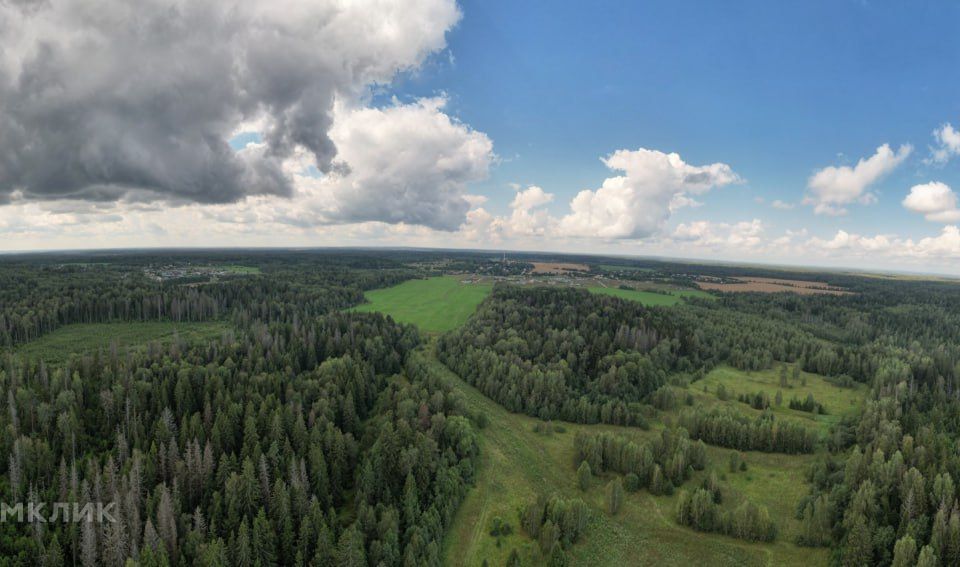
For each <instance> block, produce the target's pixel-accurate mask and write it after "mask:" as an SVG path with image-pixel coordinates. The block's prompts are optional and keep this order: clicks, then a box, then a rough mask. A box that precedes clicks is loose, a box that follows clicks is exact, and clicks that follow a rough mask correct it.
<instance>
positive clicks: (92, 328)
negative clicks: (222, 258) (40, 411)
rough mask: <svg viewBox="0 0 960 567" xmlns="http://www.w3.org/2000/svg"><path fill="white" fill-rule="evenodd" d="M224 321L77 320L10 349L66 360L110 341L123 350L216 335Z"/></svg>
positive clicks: (25, 354) (49, 359)
mask: <svg viewBox="0 0 960 567" xmlns="http://www.w3.org/2000/svg"><path fill="white" fill-rule="evenodd" d="M227 329H228V325H227V324H226V323H223V322H219V321H211V322H203V323H174V322H172V321H140V322H124V323H80V324H75V325H66V326H64V327H60V328H59V329H57V330H55V331H53V332H52V333H48V334H46V335H44V336H42V337H40V338H39V339H37V340H35V341H31V342H29V343H25V344H22V345H19V346H17V347H14V348H12V349H10V350H11V351H12V352H13V353H15V354H17V355H20V356H22V357H24V358H28V359H41V360H43V361H44V362H46V363H47V364H57V363H60V362H64V361H66V360H67V359H68V358H70V355H72V354H80V353H84V352H90V351H95V350H97V349H104V350H107V349H108V348H109V347H110V345H111V344H112V343H114V342H116V343H117V346H118V347H119V349H120V352H124V351H126V350H127V349H129V348H133V347H139V346H143V345H146V344H147V343H150V342H153V341H159V342H161V343H168V342H170V341H171V340H173V337H174V336H179V337H180V338H181V339H183V340H185V341H187V342H194V341H199V340H211V339H217V338H219V337H220V336H221V335H222V334H223V332H224V331H225V330H227Z"/></svg>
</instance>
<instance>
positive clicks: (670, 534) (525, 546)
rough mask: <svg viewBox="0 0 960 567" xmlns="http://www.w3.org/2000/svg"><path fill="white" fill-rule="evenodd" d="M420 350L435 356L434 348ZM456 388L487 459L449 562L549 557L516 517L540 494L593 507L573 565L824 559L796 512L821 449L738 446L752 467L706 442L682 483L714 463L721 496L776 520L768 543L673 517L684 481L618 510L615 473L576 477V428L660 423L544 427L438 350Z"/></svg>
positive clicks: (447, 550) (637, 496)
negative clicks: (493, 396) (702, 457)
mask: <svg viewBox="0 0 960 567" xmlns="http://www.w3.org/2000/svg"><path fill="white" fill-rule="evenodd" d="M419 355H420V356H426V357H429V358H432V354H431V353H430V351H429V349H428V350H425V351H424V352H422V353H421V354H419ZM431 362H432V363H433V364H436V365H437V366H438V367H439V368H440V370H441V372H442V373H443V374H444V375H445V376H446V377H447V380H448V381H449V383H450V384H452V385H453V386H454V388H455V389H456V390H457V391H459V392H460V393H461V394H462V395H463V397H464V399H465V401H466V403H467V405H468V407H469V408H470V409H471V410H472V411H474V412H481V413H484V414H486V415H487V416H488V417H489V424H488V425H487V427H485V428H484V429H482V430H480V436H481V443H482V447H481V462H480V465H479V467H478V471H477V479H476V484H475V485H474V486H473V487H472V488H471V490H470V492H469V493H468V495H467V497H466V499H465V500H464V502H463V504H462V505H461V507H460V509H459V511H458V512H457V515H456V517H455V520H454V523H453V525H452V527H451V529H450V531H449V532H448V534H447V536H446V539H445V543H444V560H445V564H449V565H455V566H480V565H483V564H484V561H486V562H487V564H489V565H503V564H504V563H505V562H506V560H507V558H508V556H509V555H510V552H511V551H512V550H513V549H517V550H518V552H519V553H520V556H521V559H522V562H523V563H522V564H523V565H543V564H545V562H546V561H545V558H544V557H543V556H542V555H541V553H540V551H539V547H538V545H537V543H536V542H534V541H533V540H531V539H530V538H529V537H528V536H527V535H525V534H524V533H523V531H522V529H521V528H520V525H519V510H520V509H522V507H523V506H524V505H526V504H527V503H528V502H530V501H531V500H533V499H535V498H536V495H537V494H546V495H551V494H560V495H563V496H564V497H580V498H582V499H583V500H584V502H586V503H587V504H588V505H589V506H590V508H591V511H592V519H591V521H590V527H589V528H588V530H587V533H586V535H585V536H584V538H583V539H582V540H580V541H579V542H578V543H577V544H575V545H574V546H572V547H571V548H570V550H569V552H568V558H569V559H570V564H571V565H689V564H702V565H807V566H809V565H825V564H826V563H827V559H828V558H827V550H825V549H810V548H801V547H798V546H796V545H794V543H793V541H794V539H795V537H796V535H797V534H798V533H799V526H800V525H799V522H798V521H797V520H796V519H794V507H795V505H796V502H797V501H798V500H799V499H800V498H801V497H802V496H803V495H805V494H806V492H807V483H806V479H805V473H806V471H807V469H808V467H809V466H810V464H811V463H812V462H813V461H814V460H815V459H817V458H818V457H817V456H815V455H782V454H768V453H759V452H745V453H742V454H743V455H744V457H745V460H746V462H747V463H748V470H747V471H742V472H739V471H738V472H735V473H731V472H729V470H728V459H729V456H730V453H731V452H732V451H731V450H730V449H723V448H719V447H712V446H709V445H708V448H707V454H708V465H707V468H706V469H705V470H704V471H700V472H697V473H695V474H694V476H693V477H692V478H691V479H690V480H689V481H687V483H685V484H684V486H683V487H682V488H686V489H692V488H694V487H696V486H699V484H700V482H702V480H703V479H704V478H705V477H706V476H707V475H709V474H710V471H711V470H713V471H716V473H717V476H718V477H720V479H721V485H722V487H723V489H724V506H725V507H727V506H729V507H730V508H731V509H732V508H734V507H736V506H737V505H738V504H739V503H740V502H741V501H742V500H743V499H749V500H750V501H752V502H755V503H757V504H762V505H764V506H766V507H767V509H768V510H769V511H770V514H771V517H773V518H774V519H775V521H776V523H777V527H778V529H779V535H778V537H777V539H776V541H774V542H772V543H748V542H744V541H740V540H737V539H734V538H730V537H727V536H723V535H718V534H707V533H701V532H696V531H694V530H692V529H689V528H686V527H683V526H680V525H679V524H677V522H676V520H675V509H676V503H677V499H678V494H679V491H677V492H675V493H674V494H673V495H672V496H653V495H651V494H650V493H649V492H648V491H646V490H641V491H639V492H636V493H633V494H630V493H627V495H626V499H625V502H624V506H623V509H622V510H621V511H620V513H619V514H618V515H617V516H613V517H612V516H610V515H609V514H608V513H607V511H606V502H607V500H606V498H607V496H606V495H607V490H608V483H609V482H610V481H611V480H612V479H613V478H614V476H615V475H614V474H612V473H611V474H605V475H601V476H597V477H595V478H594V483H593V485H592V487H591V488H590V489H589V490H588V491H587V492H581V491H580V490H579V488H578V487H577V479H576V467H577V464H578V463H577V462H576V456H575V449H574V445H573V439H574V436H575V435H576V432H577V431H580V430H588V431H601V430H606V431H614V432H618V433H620V434H623V435H627V436H632V437H636V438H638V439H642V438H648V437H650V436H653V435H658V429H659V428H662V427H663V425H662V424H655V425H654V426H653V427H652V428H651V430H650V431H643V430H640V429H636V428H627V427H616V426H608V425H579V424H570V423H563V424H555V425H560V429H562V432H559V431H554V432H553V433H539V432H536V431H535V430H534V428H535V426H536V425H537V424H538V423H542V422H539V420H537V419H534V418H531V417H527V416H525V415H520V414H514V413H510V412H508V411H507V410H505V409H504V408H503V407H501V406H500V405H498V404H497V403H495V402H493V401H491V400H490V399H489V398H487V397H485V396H484V395H483V394H482V393H480V392H479V391H478V390H477V389H475V388H474V387H472V386H470V385H469V384H467V383H466V382H464V381H463V380H461V379H460V378H459V377H458V376H456V375H455V374H453V373H452V372H450V371H449V370H448V369H446V367H444V366H443V365H442V364H441V363H440V362H439V361H436V360H435V359H432V361H431ZM495 517H499V518H501V519H502V520H504V521H506V522H508V523H509V524H510V525H511V526H512V527H513V533H512V534H511V535H509V536H502V537H500V539H499V543H498V540H497V538H495V537H493V536H491V535H490V534H489V531H490V527H491V524H492V522H493V519H494V518H495Z"/></svg>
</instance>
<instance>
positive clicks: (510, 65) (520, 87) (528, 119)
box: [390, 0, 960, 236]
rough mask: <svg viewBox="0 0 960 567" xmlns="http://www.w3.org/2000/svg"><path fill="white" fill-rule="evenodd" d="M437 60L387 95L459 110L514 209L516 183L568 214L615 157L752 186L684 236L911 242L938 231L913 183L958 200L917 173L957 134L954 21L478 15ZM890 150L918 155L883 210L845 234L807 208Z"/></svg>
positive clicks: (607, 11) (804, 10)
mask: <svg viewBox="0 0 960 567" xmlns="http://www.w3.org/2000/svg"><path fill="white" fill-rule="evenodd" d="M462 10H463V13H464V18H463V20H462V21H461V22H460V24H459V25H458V26H457V27H456V28H455V29H454V30H453V31H452V32H451V33H450V34H449V37H448V41H449V52H450V54H452V56H453V58H452V62H451V60H450V59H447V58H446V57H444V56H438V57H436V58H435V60H434V61H433V62H432V64H430V65H427V66H425V67H424V68H423V69H421V70H420V71H418V72H416V73H415V74H413V75H412V76H409V77H406V78H405V79H404V80H403V81H400V82H399V83H398V84H397V85H396V86H395V88H394V89H392V90H391V91H390V93H391V94H399V95H401V96H429V95H432V94H436V93H438V92H446V93H448V95H449V97H450V110H451V111H452V112H454V113H455V114H456V115H457V116H458V117H459V118H460V119H461V120H463V121H464V122H465V123H467V124H470V125H471V126H473V127H474V128H477V129H480V130H482V131H483V132H485V133H487V134H488V135H489V136H490V137H491V138H492V139H493V140H494V144H495V150H496V152H497V154H498V155H499V156H500V157H501V158H503V161H502V163H501V164H500V165H498V166H497V167H495V168H493V170H492V172H491V176H490V179H489V180H488V181H487V182H485V183H484V184H483V190H482V192H483V193H484V194H487V195H489V196H490V197H491V200H492V204H491V207H490V208H496V207H497V206H499V207H502V208H504V209H505V207H506V203H507V202H508V201H509V200H510V199H511V198H512V196H513V195H512V190H511V189H510V187H509V185H508V184H509V183H520V184H522V185H526V184H536V185H540V186H542V187H544V189H546V190H548V191H550V192H553V193H556V194H557V197H558V198H557V199H556V200H555V201H554V202H553V203H552V205H551V207H552V208H553V209H555V210H556V213H557V214H560V213H561V212H562V211H563V209H564V207H565V206H566V203H567V201H568V200H569V198H570V197H572V196H573V195H574V194H575V192H577V191H579V190H581V189H587V188H593V187H595V186H596V185H597V183H598V180H600V179H602V178H604V177H606V176H607V175H608V174H609V171H608V170H607V169H606V168H605V167H604V165H603V164H602V163H600V161H599V159H598V158H599V157H600V156H604V155H607V154H609V153H611V152H613V151H615V150H617V149H620V148H637V147H645V148H655V149H659V150H661V151H665V152H670V151H675V152H678V153H680V155H681V156H682V157H683V158H684V159H685V160H686V161H687V162H688V163H695V164H700V163H712V162H716V161H720V162H724V163H727V164H730V165H731V167H733V169H734V170H735V171H736V172H737V173H739V174H740V175H741V176H742V177H744V178H745V179H746V180H747V183H746V184H745V185H744V186H736V187H725V188H722V189H719V190H716V191H713V192H711V193H710V194H708V195H707V196H705V197H704V198H703V200H704V202H705V206H704V207H701V208H698V209H691V210H688V211H683V212H682V214H678V215H676V219H675V220H676V221H680V220H683V219H684V218H709V219H712V220H725V221H736V220H741V219H742V218H750V217H752V216H759V217H761V218H763V219H770V220H771V221H775V222H776V223H777V225H778V226H783V227H785V228H792V229H801V228H807V229H809V230H811V231H821V232H824V233H827V232H831V231H833V230H835V229H836V228H838V227H840V228H845V229H847V230H849V231H857V232H862V233H872V232H877V231H878V230H889V228H890V223H896V228H897V232H902V233H910V234H914V235H918V236H919V235H926V234H928V233H935V232H936V227H935V226H932V225H931V224H930V223H928V222H926V221H924V220H923V218H922V217H921V216H919V215H916V214H913V213H910V212H909V211H906V210H904V209H903V207H902V206H901V204H900V202H901V200H902V199H903V198H904V197H905V196H906V194H907V193H908V191H909V188H910V187H911V186H912V185H914V184H917V183H921V182H925V181H929V180H933V179H937V180H942V181H945V182H947V183H948V184H955V182H956V181H957V172H956V166H955V165H954V164H947V165H946V166H945V167H936V166H933V167H931V166H926V165H924V164H923V163H922V159H923V157H925V156H926V154H927V146H928V145H932V144H933V138H932V137H931V132H932V131H933V130H934V129H935V128H937V127H939V126H940V125H941V124H943V123H945V122H948V121H954V122H956V121H957V120H958V119H960V75H958V74H957V73H956V72H955V70H956V69H958V68H960V60H958V59H960V42H958V40H957V36H956V22H958V21H960V4H955V3H936V2H930V3H904V2H886V3H877V2H854V1H841V2H797V3H784V2H764V1H756V2H659V3H650V2H642V3H641V2H611V1H598V2H591V3H589V7H588V6H587V5H585V4H583V3H576V2H509V1H500V0H484V1H467V2H464V3H463V4H462ZM883 143H889V144H891V145H893V146H898V145H900V144H905V143H911V144H913V146H914V153H913V155H912V156H911V157H910V159H909V160H908V163H906V164H904V166H903V167H901V168H899V169H898V170H897V171H895V172H893V173H892V174H891V175H890V176H888V177H886V178H885V179H883V180H882V181H880V182H879V183H878V184H877V185H876V186H875V190H876V191H877V192H878V193H879V199H878V202H877V203H876V204H874V205H869V206H854V207H852V210H851V213H850V214H848V215H847V216H845V217H842V218H835V217H824V216H820V215H814V214H813V212H812V209H811V208H810V207H800V206H798V207H796V208H794V209H793V210H789V211H779V210H773V209H771V208H770V207H769V206H768V205H761V204H758V203H756V202H755V201H754V198H755V197H758V196H760V197H763V198H765V200H766V201H767V202H770V201H773V200H775V199H781V200H783V201H789V202H794V203H795V202H799V201H800V200H801V199H802V197H803V194H804V191H805V189H806V183H807V179H808V178H809V176H810V175H811V174H812V173H813V172H814V171H815V170H817V169H819V168H822V167H824V166H827V165H843V164H853V163H855V162H856V161H857V160H858V159H860V158H861V157H868V156H869V155H871V154H872V153H873V151H874V150H875V149H876V148H877V147H878V146H879V145H880V144H883Z"/></svg>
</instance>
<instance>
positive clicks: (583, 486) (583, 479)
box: [577, 461, 593, 492]
mask: <svg viewBox="0 0 960 567" xmlns="http://www.w3.org/2000/svg"><path fill="white" fill-rule="evenodd" d="M592 482H593V473H592V472H591V469H590V463H588V462H587V461H580V466H579V467H577V485H578V486H579V487H580V490H583V491H584V492H586V491H587V490H590V484H591V483H592Z"/></svg>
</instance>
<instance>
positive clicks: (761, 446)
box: [678, 407, 818, 453]
mask: <svg viewBox="0 0 960 567" xmlns="http://www.w3.org/2000/svg"><path fill="white" fill-rule="evenodd" d="M678 423H679V424H680V425H681V426H682V427H684V428H685V429H686V430H687V431H688V432H689V433H690V437H691V438H693V439H701V440H703V441H706V442H707V443H710V444H711V445H719V446H721V447H730V448H732V449H738V450H740V451H764V452H767V453H812V452H813V451H814V449H816V446H817V440H818V436H817V433H816V432H815V431H814V430H813V429H810V428H808V427H805V426H803V425H800V424H799V423H794V422H792V421H787V420H777V419H776V418H775V417H774V415H773V414H772V413H770V412H764V413H763V415H760V416H757V417H755V418H750V417H747V416H745V415H743V414H740V413H738V412H736V411H733V410H730V409H728V408H714V409H711V410H709V411H708V410H705V409H703V408H700V407H698V408H688V409H685V410H683V411H682V412H681V413H680V418H679V421H678Z"/></svg>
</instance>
